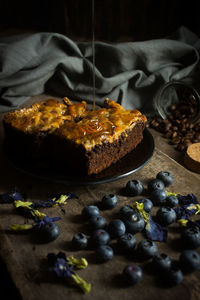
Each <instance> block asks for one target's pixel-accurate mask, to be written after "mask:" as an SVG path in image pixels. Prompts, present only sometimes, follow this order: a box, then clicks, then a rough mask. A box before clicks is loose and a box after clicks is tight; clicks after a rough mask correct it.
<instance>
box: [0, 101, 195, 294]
mask: <svg viewBox="0 0 200 300" xmlns="http://www.w3.org/2000/svg"><path fill="white" fill-rule="evenodd" d="M46 97H48V95H42V96H40V97H34V98H33V99H31V102H33V101H37V100H40V99H44V98H46ZM2 117H3V115H2V116H1V118H2ZM151 132H152V134H153V136H154V138H155V145H156V147H155V152H154V154H153V157H152V158H151V160H150V161H149V162H148V163H147V164H146V165H145V166H144V167H143V168H142V169H140V170H139V171H137V172H136V173H133V174H132V175H130V176H128V177H125V178H123V179H120V180H117V181H113V182H110V183H104V184H100V185H85V186H76V185H72V184H64V183H56V182H49V181H45V180H40V179H38V178H36V177H33V176H31V175H27V174H24V173H23V172H21V171H20V170H17V169H16V168H15V167H14V166H13V165H12V164H10V162H9V161H8V160H7V159H6V157H5V156H4V153H3V151H2V142H3V130H2V126H1V129H0V136H1V140H0V151H1V155H0V163H1V173H0V193H4V192H6V191H9V190H11V189H12V188H13V187H15V186H16V187H18V189H19V190H20V191H21V192H23V193H26V195H27V197H28V200H31V201H37V200H47V199H48V197H49V195H50V194H53V193H58V192H59V193H65V192H74V193H76V194H77V195H78V199H71V200H69V201H68V203H67V204H66V206H65V207H64V208H65V209H66V214H65V215H63V213H62V211H61V209H60V207H54V208H48V209H44V210H41V211H44V212H45V213H46V214H47V215H49V216H52V217H53V216H60V217H61V218H62V219H61V221H59V222H58V224H59V226H60V228H61V235H60V236H59V238H58V239H57V240H55V241H53V242H51V243H48V244H43V245H41V244H36V243H34V242H33V241H32V239H31V237H30V235H29V234H27V233H23V234H13V233H11V232H10V231H9V227H10V225H11V224H13V223H23V222H24V219H23V217H22V216H20V215H18V214H17V213H16V211H15V210H14V208H13V206H12V204H1V206H0V256H1V258H2V260H3V262H4V263H5V266H6V268H7V270H8V274H9V276H10V277H11V278H12V281H13V282H14V285H15V286H16V288H17V291H18V292H19V294H20V296H18V295H17V292H16V290H15V291H14V292H13V293H15V294H14V295H15V296H14V297H13V298H12V299H23V300H36V299H40V300H46V299H48V300H49V299H54V300H62V299H69V300H72V299H95V300H96V299H111V300H114V299H119V298H122V297H124V298H125V299H127V300H128V299H133V297H136V298H137V299H138V300H139V299H142V300H144V299H161V298H162V299H169V298H170V299H171V300H172V299H176V298H177V299H187V300H188V299H198V298H199V294H200V282H199V278H198V277H199V274H198V272H195V273H192V274H189V275H186V276H184V280H183V282H182V283H181V284H180V285H179V286H176V287H172V288H166V287H163V286H162V285H160V284H159V283H158V281H157V280H156V277H155V276H153V275H152V274H151V272H149V265H150V261H138V260H136V257H135V256H134V255H132V256H131V257H126V256H122V255H118V254H115V256H114V258H113V259H112V260H111V261H109V262H107V263H104V264H97V263H96V259H95V253H94V251H93V250H87V251H86V250H84V251H73V249H72V247H71V239H72V237H73V235H74V234H75V233H77V232H78V231H82V232H85V233H87V234H89V233H90V229H89V228H88V226H87V224H85V223H83V221H82V219H81V217H80V214H81V211H82V209H83V207H84V206H85V205H90V204H94V205H95V204H98V202H99V201H100V200H101V198H102V196H103V195H104V194H107V193H114V194H116V195H117V196H118V198H119V203H118V205H117V207H116V208H114V209H113V210H110V211H102V212H101V213H102V215H103V216H105V218H106V219H107V221H108V222H109V220H111V219H112V218H116V217H117V216H118V212H119V209H120V207H121V206H123V205H125V204H131V203H133V201H135V199H137V197H134V198H133V197H126V196H124V195H123V194H122V193H121V190H122V189H123V188H124V187H125V184H126V182H127V181H128V180H131V179H140V180H141V181H142V182H143V184H144V186H145V187H146V186H147V183H148V180H149V179H152V178H154V177H155V176H156V174H157V173H158V172H159V171H161V170H168V171H170V172H172V173H173V174H174V176H175V182H174V184H173V185H172V186H170V187H169V188H168V190H169V191H170V192H179V193H181V194H187V193H191V192H192V193H194V194H195V195H196V196H197V198H198V199H200V190H199V184H200V177H199V175H197V174H195V173H192V172H190V171H188V170H187V169H185V168H184V167H183V166H182V165H181V155H180V153H177V152H176V153H175V152H173V151H174V150H173V149H172V148H171V146H170V148H169V147H168V145H167V141H166V140H164V139H162V137H161V136H160V135H159V134H157V133H155V132H153V131H151ZM175 154H176V155H175ZM173 157H175V160H174V159H173ZM156 210H157V208H154V212H153V214H155V212H156ZM142 238H144V236H143V235H142V234H136V239H137V242H138V241H140V240H141V239H142ZM179 239H180V228H179V225H177V224H172V225H170V226H169V237H168V242H167V243H158V242H157V246H158V249H159V252H160V253H161V252H164V253H167V254H169V255H170V256H171V258H172V259H174V260H177V259H178V258H179V255H180V251H181V248H180V244H179ZM114 243H115V241H112V244H114ZM59 251H63V252H65V253H66V254H67V255H72V254H73V255H74V256H75V257H77V258H80V257H85V258H86V259H87V260H88V262H89V266H88V268H87V269H85V270H80V271H77V274H79V275H80V276H81V277H83V278H84V279H85V280H86V281H88V282H90V283H91V284H92V290H91V293H90V294H88V295H83V294H82V293H81V292H80V291H79V290H78V289H77V288H75V287H71V286H68V285H66V284H64V283H60V282H58V281H57V280H55V279H54V278H53V277H52V274H51V273H50V272H49V271H48V266H47V260H46V257H47V254H48V253H49V252H54V253H58V252H59ZM130 263H137V264H138V265H140V266H142V268H143V273H144V274H143V280H142V281H141V282H140V283H138V284H137V285H135V286H131V287H128V288H125V287H124V286H122V284H121V273H122V270H123V268H124V267H125V266H126V265H128V264H130ZM4 276H5V275H4ZM4 282H5V281H4ZM7 293H8V294H7V295H9V293H10V291H7ZM17 297H19V298H17ZM4 299H8V298H4Z"/></svg>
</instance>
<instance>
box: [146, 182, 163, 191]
mask: <svg viewBox="0 0 200 300" xmlns="http://www.w3.org/2000/svg"><path fill="white" fill-rule="evenodd" d="M164 189H165V185H164V183H163V182H162V181H161V180H159V179H152V180H150V181H149V183H148V191H149V192H150V193H152V192H154V191H157V190H159V191H163V190H164Z"/></svg>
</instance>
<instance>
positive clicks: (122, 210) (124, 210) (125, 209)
mask: <svg viewBox="0 0 200 300" xmlns="http://www.w3.org/2000/svg"><path fill="white" fill-rule="evenodd" d="M130 212H131V213H132V212H134V209H133V208H132V207H131V206H130V205H124V206H122V207H121V208H120V211H119V214H120V217H121V218H122V219H124V218H126V216H127V214H128V213H130Z"/></svg>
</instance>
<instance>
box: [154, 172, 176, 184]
mask: <svg viewBox="0 0 200 300" xmlns="http://www.w3.org/2000/svg"><path fill="white" fill-rule="evenodd" d="M156 178H157V179H159V180H161V181H162V182H163V183H164V185H165V186H169V185H171V184H172V183H173V182H174V176H173V175H172V174H171V173H170V172H168V171H161V172H159V173H158V174H157V175H156Z"/></svg>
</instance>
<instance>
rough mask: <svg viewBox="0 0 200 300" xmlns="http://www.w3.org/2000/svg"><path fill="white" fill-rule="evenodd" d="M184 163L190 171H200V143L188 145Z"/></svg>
mask: <svg viewBox="0 0 200 300" xmlns="http://www.w3.org/2000/svg"><path fill="white" fill-rule="evenodd" d="M184 164H185V166H186V167H187V168H188V169H190V170H191V171H193V172H196V173H200V143H194V144H191V145H189V146H188V148H187V151H186V153H185V157H184Z"/></svg>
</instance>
